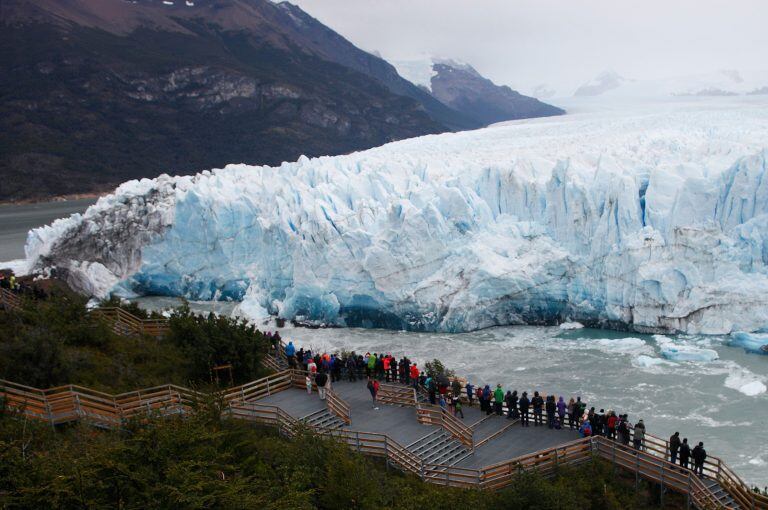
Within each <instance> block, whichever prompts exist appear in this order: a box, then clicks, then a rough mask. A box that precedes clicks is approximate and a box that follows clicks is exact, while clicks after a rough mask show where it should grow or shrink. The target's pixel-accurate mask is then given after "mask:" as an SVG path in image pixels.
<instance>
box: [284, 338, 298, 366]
mask: <svg viewBox="0 0 768 510" xmlns="http://www.w3.org/2000/svg"><path fill="white" fill-rule="evenodd" d="M285 356H286V357H287V358H288V366H289V367H291V368H296V357H295V356H296V347H295V346H294V345H293V341H289V342H288V345H286V346H285Z"/></svg>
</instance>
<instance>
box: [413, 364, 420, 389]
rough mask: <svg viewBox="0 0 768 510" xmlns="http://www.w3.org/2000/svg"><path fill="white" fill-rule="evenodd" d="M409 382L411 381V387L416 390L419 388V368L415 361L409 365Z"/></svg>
mask: <svg viewBox="0 0 768 510" xmlns="http://www.w3.org/2000/svg"><path fill="white" fill-rule="evenodd" d="M411 382H412V383H413V387H414V388H416V389H417V390H418V389H419V368H418V367H417V366H416V363H414V364H413V365H411Z"/></svg>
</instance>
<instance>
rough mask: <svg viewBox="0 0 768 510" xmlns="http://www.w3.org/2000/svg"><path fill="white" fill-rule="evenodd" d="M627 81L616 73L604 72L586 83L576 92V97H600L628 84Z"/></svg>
mask: <svg viewBox="0 0 768 510" xmlns="http://www.w3.org/2000/svg"><path fill="white" fill-rule="evenodd" d="M627 81H628V80H627V79H626V78H624V77H623V76H621V75H620V74H618V73H617V72H616V71H604V72H602V73H600V74H598V75H597V76H595V78H593V79H592V80H591V81H589V82H587V83H585V84H584V85H582V86H581V87H579V88H578V89H576V92H574V94H573V95H574V96H577V97H578V96H599V95H601V94H605V93H606V92H608V91H609V90H614V89H617V88H619V87H621V86H622V85H623V84H624V83H627Z"/></svg>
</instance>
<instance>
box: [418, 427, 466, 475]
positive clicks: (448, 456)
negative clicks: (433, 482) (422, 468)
mask: <svg viewBox="0 0 768 510" xmlns="http://www.w3.org/2000/svg"><path fill="white" fill-rule="evenodd" d="M406 448H407V449H408V450H410V451H411V452H413V454H414V455H416V456H417V457H419V458H420V459H421V460H422V461H423V462H424V463H425V464H440V465H445V466H452V465H454V464H456V463H458V462H460V461H462V460H464V459H465V458H467V457H468V456H469V455H471V454H472V452H471V451H470V450H468V449H467V448H466V447H465V446H464V445H463V444H461V443H460V442H459V441H457V440H456V439H454V438H453V436H452V435H451V434H449V433H447V432H446V431H444V430H442V429H437V430H435V431H434V432H432V433H430V434H427V435H426V436H424V437H422V438H421V439H418V440H416V441H414V442H413V443H411V444H409V445H408V446H406Z"/></svg>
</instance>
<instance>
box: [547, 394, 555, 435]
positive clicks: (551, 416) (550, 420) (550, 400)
mask: <svg viewBox="0 0 768 510" xmlns="http://www.w3.org/2000/svg"><path fill="white" fill-rule="evenodd" d="M556 410H557V404H556V403H555V396H554V395H547V403H546V411H547V427H549V428H551V429H553V428H555V411H556Z"/></svg>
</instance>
